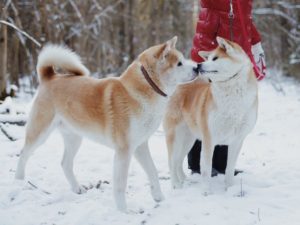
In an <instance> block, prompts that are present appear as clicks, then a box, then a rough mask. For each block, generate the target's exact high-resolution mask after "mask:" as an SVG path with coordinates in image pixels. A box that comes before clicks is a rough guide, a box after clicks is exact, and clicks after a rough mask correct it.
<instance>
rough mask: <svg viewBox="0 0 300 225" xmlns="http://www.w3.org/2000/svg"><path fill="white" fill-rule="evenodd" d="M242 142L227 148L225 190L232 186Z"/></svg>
mask: <svg viewBox="0 0 300 225" xmlns="http://www.w3.org/2000/svg"><path fill="white" fill-rule="evenodd" d="M242 144H243V142H241V141H239V142H236V143H233V144H231V145H229V146H228V158H227V167H226V171H225V186H226V189H227V188H228V187H230V186H232V185H233V180H234V169H235V166H236V162H237V159H238V156H239V153H240V150H241V148H242Z"/></svg>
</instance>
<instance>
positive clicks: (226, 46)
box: [217, 37, 234, 53]
mask: <svg viewBox="0 0 300 225" xmlns="http://www.w3.org/2000/svg"><path fill="white" fill-rule="evenodd" d="M217 42H218V45H219V46H220V47H221V48H222V49H224V50H225V51H226V52H227V53H232V52H233V51H234V48H233V45H232V43H231V41H228V40H226V39H224V38H221V37H217Z"/></svg>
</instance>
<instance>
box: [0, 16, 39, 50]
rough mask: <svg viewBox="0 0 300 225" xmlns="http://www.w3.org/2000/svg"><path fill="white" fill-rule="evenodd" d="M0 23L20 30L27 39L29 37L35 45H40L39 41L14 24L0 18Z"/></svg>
mask: <svg viewBox="0 0 300 225" xmlns="http://www.w3.org/2000/svg"><path fill="white" fill-rule="evenodd" d="M0 23H2V24H5V25H7V26H9V27H12V28H14V29H15V30H17V31H18V32H20V33H21V34H23V35H24V36H26V37H27V38H28V39H30V40H31V41H33V43H35V44H36V45H37V46H39V47H41V46H42V45H41V43H40V42H38V41H37V40H36V39H35V38H33V37H32V36H30V35H29V34H27V33H26V32H25V31H23V30H21V29H20V28H18V27H17V26H16V25H14V24H13V23H10V22H7V21H5V20H0Z"/></svg>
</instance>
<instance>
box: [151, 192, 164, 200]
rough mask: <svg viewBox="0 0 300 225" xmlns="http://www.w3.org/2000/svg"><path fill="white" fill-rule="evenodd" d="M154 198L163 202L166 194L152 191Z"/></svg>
mask: <svg viewBox="0 0 300 225" xmlns="http://www.w3.org/2000/svg"><path fill="white" fill-rule="evenodd" d="M152 197H153V200H154V201H156V202H161V201H163V200H164V199H165V197H164V195H163V194H162V193H161V192H160V193H152Z"/></svg>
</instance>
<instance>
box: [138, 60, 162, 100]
mask: <svg viewBox="0 0 300 225" xmlns="http://www.w3.org/2000/svg"><path fill="white" fill-rule="evenodd" d="M141 71H142V73H143V75H144V77H145V79H146V81H147V82H148V83H149V85H150V86H151V87H152V88H153V90H154V91H155V92H156V93H157V94H159V95H161V96H163V97H167V96H168V95H167V94H166V93H165V92H163V91H162V90H161V89H160V88H159V87H158V86H157V85H156V84H155V82H154V81H153V80H152V79H151V77H150V76H149V73H148V72H147V70H146V69H145V67H144V66H143V65H142V66H141Z"/></svg>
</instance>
